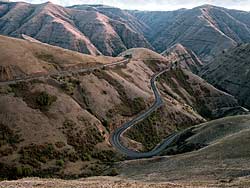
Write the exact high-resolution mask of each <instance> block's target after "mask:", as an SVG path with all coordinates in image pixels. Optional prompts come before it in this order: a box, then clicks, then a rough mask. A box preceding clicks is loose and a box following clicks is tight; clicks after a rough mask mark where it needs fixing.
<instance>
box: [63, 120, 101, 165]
mask: <svg viewBox="0 0 250 188" xmlns="http://www.w3.org/2000/svg"><path fill="white" fill-rule="evenodd" d="M63 128H64V130H63V132H64V134H65V135H66V137H67V143H68V144H69V145H71V146H73V147H74V149H75V151H76V152H77V154H78V157H79V158H81V159H82V160H83V161H89V160H90V159H91V154H92V152H93V150H94V147H95V145H96V144H98V143H100V142H103V141H104V138H103V136H102V135H101V133H100V132H99V130H98V129H97V128H87V129H86V130H85V131H84V132H83V130H80V129H79V128H78V127H77V126H76V123H75V122H74V121H72V120H65V122H64V123H63Z"/></svg>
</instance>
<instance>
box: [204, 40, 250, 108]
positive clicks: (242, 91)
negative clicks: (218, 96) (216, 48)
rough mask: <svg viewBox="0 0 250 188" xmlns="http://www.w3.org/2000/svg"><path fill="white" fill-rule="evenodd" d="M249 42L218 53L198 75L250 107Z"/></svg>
mask: <svg viewBox="0 0 250 188" xmlns="http://www.w3.org/2000/svg"><path fill="white" fill-rule="evenodd" d="M249 55H250V44H242V45H240V46H238V47H236V48H233V49H231V50H229V51H227V52H224V53H222V54H221V55H219V56H218V57H217V58H216V59H215V60H214V61H213V62H211V63H210V64H208V65H206V66H205V67H204V68H202V70H201V72H200V75H201V76H202V77H203V78H204V79H206V80H207V81H209V82H210V83H212V84H213V85H215V86H216V87H218V88H220V89H222V90H224V91H227V92H228V93H231V94H232V95H234V96H235V97H236V98H237V99H238V100H239V102H240V104H241V105H243V106H245V107H246V108H250V98H249V88H250V84H249V78H250V73H249V69H250V58H249Z"/></svg>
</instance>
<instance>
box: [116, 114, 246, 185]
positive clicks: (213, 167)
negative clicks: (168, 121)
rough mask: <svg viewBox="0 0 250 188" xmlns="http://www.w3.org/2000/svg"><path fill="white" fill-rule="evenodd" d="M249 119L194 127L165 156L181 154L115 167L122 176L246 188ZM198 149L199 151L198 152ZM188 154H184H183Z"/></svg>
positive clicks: (223, 121) (237, 118)
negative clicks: (176, 152)
mask: <svg viewBox="0 0 250 188" xmlns="http://www.w3.org/2000/svg"><path fill="white" fill-rule="evenodd" d="M249 125H250V117H249V115H248V116H235V117H229V118H223V119H219V120H216V121H211V122H208V123H205V124H201V125H198V126H194V127H192V128H190V129H187V130H186V131H184V132H183V134H182V135H181V137H180V138H179V139H178V140H177V142H176V144H174V145H173V147H172V148H169V150H168V152H167V153H171V152H172V153H174V151H175V150H176V148H178V149H177V150H178V151H179V152H180V153H182V154H177V155H174V156H171V157H157V158H154V159H148V160H134V161H125V162H122V163H120V164H119V165H118V167H117V168H118V169H120V171H119V172H120V173H121V176H122V177H127V178H130V179H136V180H143V181H149V182H168V181H172V182H174V183H184V184H185V183H186V184H188V185H190V186H191V187H192V186H194V187H195V186H200V187H210V186H211V187H235V188H236V187H248V186H249V170H248V169H249V164H250V158H249V152H250V147H249V144H248V143H249V133H250V129H249ZM200 148H202V149H200ZM188 151H189V152H190V151H192V152H190V153H185V152H188Z"/></svg>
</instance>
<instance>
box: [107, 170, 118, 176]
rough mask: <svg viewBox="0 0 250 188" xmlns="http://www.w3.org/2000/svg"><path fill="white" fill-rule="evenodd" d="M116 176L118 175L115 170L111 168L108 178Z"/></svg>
mask: <svg viewBox="0 0 250 188" xmlns="http://www.w3.org/2000/svg"><path fill="white" fill-rule="evenodd" d="M117 175H119V173H118V170H117V169H116V168H112V169H111V171H110V172H109V173H108V176H117Z"/></svg>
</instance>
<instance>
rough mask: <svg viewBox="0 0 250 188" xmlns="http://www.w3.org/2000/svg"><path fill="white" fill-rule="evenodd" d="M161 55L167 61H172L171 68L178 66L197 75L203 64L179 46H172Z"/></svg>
mask: <svg viewBox="0 0 250 188" xmlns="http://www.w3.org/2000/svg"><path fill="white" fill-rule="evenodd" d="M162 55H163V56H165V57H166V58H167V59H169V61H172V63H173V66H180V67H182V68H184V69H188V70H190V71H192V72H193V73H198V71H199V70H200V68H201V67H202V66H203V63H202V62H201V60H200V59H199V58H198V57H197V56H196V54H195V53H194V52H193V51H191V50H189V49H187V48H185V47H184V46H182V45H181V44H176V45H174V46H172V47H171V48H169V49H167V50H166V51H164V52H163V53H162Z"/></svg>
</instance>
